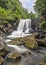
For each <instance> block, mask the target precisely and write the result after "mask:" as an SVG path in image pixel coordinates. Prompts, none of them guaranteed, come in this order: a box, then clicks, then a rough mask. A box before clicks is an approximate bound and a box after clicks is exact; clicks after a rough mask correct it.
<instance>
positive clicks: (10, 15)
mask: <svg viewBox="0 0 46 65" xmlns="http://www.w3.org/2000/svg"><path fill="white" fill-rule="evenodd" d="M34 17H35V14H33V13H30V14H29V13H28V11H27V9H24V8H23V7H22V4H21V3H20V2H19V0H0V24H3V23H9V22H10V23H11V22H16V20H20V19H21V18H22V19H27V18H30V19H31V18H34Z"/></svg>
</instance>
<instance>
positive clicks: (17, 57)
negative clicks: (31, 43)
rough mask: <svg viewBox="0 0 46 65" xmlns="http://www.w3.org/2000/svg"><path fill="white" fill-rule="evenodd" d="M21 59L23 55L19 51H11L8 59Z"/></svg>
mask: <svg viewBox="0 0 46 65" xmlns="http://www.w3.org/2000/svg"><path fill="white" fill-rule="evenodd" d="M20 59H21V55H20V54H19V53H18V52H16V53H13V52H11V53H9V54H8V55H7V60H9V61H18V60H19V61H20Z"/></svg>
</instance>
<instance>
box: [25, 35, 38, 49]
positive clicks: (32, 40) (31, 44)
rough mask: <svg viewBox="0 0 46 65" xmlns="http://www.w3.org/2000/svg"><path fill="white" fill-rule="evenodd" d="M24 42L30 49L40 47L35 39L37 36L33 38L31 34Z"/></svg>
mask: <svg viewBox="0 0 46 65" xmlns="http://www.w3.org/2000/svg"><path fill="white" fill-rule="evenodd" d="M24 43H25V46H26V47H27V48H29V49H37V48H38V44H37V42H36V41H35V38H33V37H31V36H29V37H26V38H24Z"/></svg>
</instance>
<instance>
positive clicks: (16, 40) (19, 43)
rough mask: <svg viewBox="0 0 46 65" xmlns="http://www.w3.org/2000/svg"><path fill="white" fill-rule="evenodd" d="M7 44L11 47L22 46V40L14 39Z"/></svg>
mask: <svg viewBox="0 0 46 65" xmlns="http://www.w3.org/2000/svg"><path fill="white" fill-rule="evenodd" d="M9 44H11V45H19V46H20V45H24V42H23V38H16V39H14V40H12V41H11V42H10V43H9Z"/></svg>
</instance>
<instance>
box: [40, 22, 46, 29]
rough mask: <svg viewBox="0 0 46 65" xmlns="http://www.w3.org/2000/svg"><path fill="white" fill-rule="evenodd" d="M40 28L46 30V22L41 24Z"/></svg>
mask: <svg viewBox="0 0 46 65" xmlns="http://www.w3.org/2000/svg"><path fill="white" fill-rule="evenodd" d="M40 28H41V29H42V30H46V22H42V23H41V24H40Z"/></svg>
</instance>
